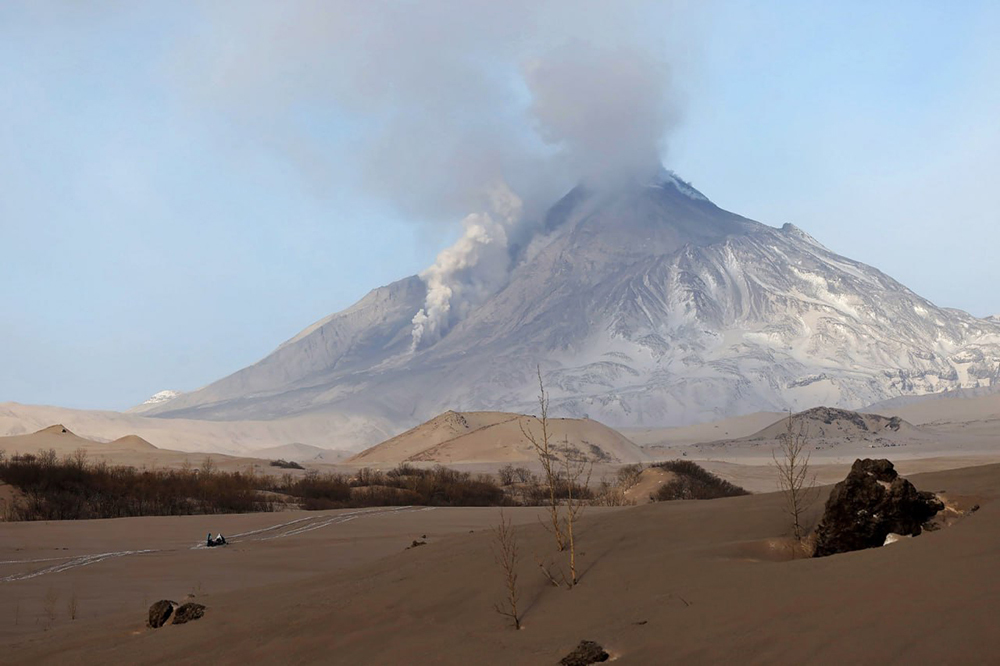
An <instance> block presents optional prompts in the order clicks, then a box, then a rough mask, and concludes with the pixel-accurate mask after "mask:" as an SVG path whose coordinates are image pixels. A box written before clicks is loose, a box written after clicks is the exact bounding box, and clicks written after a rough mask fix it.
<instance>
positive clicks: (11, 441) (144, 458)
mask: <svg viewBox="0 0 1000 666" xmlns="http://www.w3.org/2000/svg"><path fill="white" fill-rule="evenodd" d="M49 450H52V451H55V453H56V455H57V456H58V457H59V458H66V457H71V456H75V455H77V452H83V454H84V455H85V456H86V459H87V460H91V461H94V460H102V461H105V462H107V463H109V464H112V465H128V466H132V467H149V468H154V467H155V468H165V469H181V468H184V467H189V466H193V467H199V466H201V465H202V464H204V463H205V461H206V460H209V459H210V460H211V461H212V464H213V465H214V466H215V467H217V468H218V469H220V470H226V471H246V470H247V469H249V468H253V469H254V470H256V471H257V472H258V473H260V472H264V473H267V472H268V471H271V468H270V464H269V462H268V461H267V460H264V459H261V458H254V457H244V456H228V455H224V454H218V453H195V452H190V451H171V450H169V449H160V448H157V447H155V446H153V445H152V444H150V443H149V442H147V441H146V440H145V439H143V438H142V437H139V436H137V435H126V436H124V437H119V438H118V439H116V440H114V441H113V442H97V441H94V440H91V439H87V438H84V437H80V436H79V435H77V434H76V433H74V432H72V431H71V430H69V429H68V428H66V427H65V426H63V425H61V424H58V425H52V426H49V427H47V428H43V429H41V430H39V431H38V432H35V433H32V434H30V435H14V436H12V437H0V451H3V452H4V453H6V454H7V455H13V454H15V453H20V454H25V453H31V454H37V453H38V452H40V451H49ZM283 471H284V470H283ZM275 473H276V472H275Z"/></svg>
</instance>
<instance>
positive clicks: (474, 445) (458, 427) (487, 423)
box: [348, 411, 647, 465]
mask: <svg viewBox="0 0 1000 666" xmlns="http://www.w3.org/2000/svg"><path fill="white" fill-rule="evenodd" d="M522 424H523V426H524V427H525V428H527V429H529V430H530V431H531V432H532V433H535V434H536V435H540V433H541V422H540V421H539V420H538V419H537V418H536V417H534V416H522V415H520V414H511V413H507V412H452V411H449V412H445V413H444V414H441V415H440V416H437V417H435V418H433V419H431V420H430V421H427V422H426V423H423V424H421V425H419V426H417V427H416V428H412V429H410V430H407V431H406V432H404V433H403V434H401V435H397V436H396V437H393V438H392V439H389V440H386V441H385V442H382V443H381V444H378V445H376V446H373V447H372V448H370V449H367V450H365V451H362V452H361V453H359V454H358V455H356V456H354V457H353V458H351V459H350V460H349V461H348V462H350V463H352V464H359V465H360V464H364V465H395V464H398V463H402V462H427V463H441V464H452V463H471V462H476V463H484V462H527V461H531V460H535V459H536V456H535V452H534V449H533V448H532V445H531V443H530V442H529V441H528V439H527V438H525V436H524V435H523V434H522V432H521V425H522ZM549 428H550V432H551V436H550V442H551V444H552V446H553V448H555V449H556V451H557V452H558V453H557V454H558V455H561V456H564V455H566V454H567V453H569V454H570V456H571V457H581V458H585V459H587V460H591V461H593V462H616V463H617V462H636V461H642V460H646V459H647V456H646V454H645V453H644V452H643V450H642V449H640V448H639V447H638V446H636V445H635V444H633V443H632V442H631V441H630V440H629V439H628V438H626V437H625V436H623V435H622V434H621V433H619V432H617V431H615V430H612V429H611V428H609V427H607V426H605V425H604V424H602V423H598V422H597V421H591V420H589V419H550V420H549Z"/></svg>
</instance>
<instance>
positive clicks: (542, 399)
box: [518, 366, 566, 550]
mask: <svg viewBox="0 0 1000 666" xmlns="http://www.w3.org/2000/svg"><path fill="white" fill-rule="evenodd" d="M537 371H538V407H539V410H540V416H539V421H540V423H541V428H542V431H541V433H540V434H538V435H536V434H535V433H533V432H531V428H529V427H527V426H526V425H525V424H524V422H523V421H519V422H518V425H519V426H520V428H521V434H522V435H524V437H525V439H527V440H528V441H529V442H531V446H532V447H534V449H535V455H537V456H538V462H539V463H541V465H542V472H543V474H544V481H545V487H546V491H547V494H548V508H549V523H550V524H549V525H548V526H547V527H548V528H549V531H550V532H552V535H553V537H555V540H556V547H557V548H558V549H559V550H563V549H564V548H565V547H566V536H565V535H564V534H563V527H562V521H561V519H560V518H559V500H558V497H557V494H556V486H557V485H558V477H559V473H558V471H557V470H556V466H555V465H556V460H557V459H556V456H555V453H554V449H553V447H552V444H551V441H550V437H551V433H550V432H549V395H548V393H546V392H545V384H544V383H543V382H542V368H541V366H539V367H538V368H537Z"/></svg>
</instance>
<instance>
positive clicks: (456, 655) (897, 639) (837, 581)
mask: <svg viewBox="0 0 1000 666" xmlns="http://www.w3.org/2000/svg"><path fill="white" fill-rule="evenodd" d="M912 480H913V481H914V483H916V485H917V487H918V488H922V489H932V490H936V491H940V490H946V491H948V492H949V493H950V494H954V495H959V496H962V497H963V498H965V499H966V500H967V501H971V500H973V499H974V500H975V501H976V502H977V503H980V504H981V505H982V508H981V509H980V510H979V511H978V512H976V513H974V514H972V515H970V516H968V517H966V518H963V519H961V520H959V521H958V522H957V524H955V525H954V526H953V527H949V528H947V529H943V530H940V531H938V532H934V533H927V534H924V535H921V536H920V537H917V538H914V539H906V540H904V541H903V542H900V543H898V544H894V545H892V546H890V547H887V548H880V549H873V550H868V551H863V552H858V553H851V554H846V555H838V556H834V557H829V558H824V559H818V560H811V559H806V560H794V561H783V560H787V553H788V552H789V551H788V550H787V549H785V548H783V547H782V543H783V542H782V539H781V537H782V536H783V535H785V534H787V533H788V524H787V520H786V518H785V516H784V515H783V514H782V512H781V498H780V497H779V496H777V495H757V496H748V497H737V498H731V499H724V500H713V501H707V502H706V501H703V502H697V501H693V502H670V503H665V504H650V505H646V506H641V507H633V508H625V509H617V510H604V511H597V510H591V511H590V512H589V516H588V517H587V518H585V519H584V520H583V521H582V522H581V523H579V524H578V528H579V530H578V535H579V549H580V552H579V560H580V563H581V570H582V578H581V582H580V584H579V586H578V587H576V588H575V589H573V590H566V589H556V588H552V587H549V586H548V585H547V583H546V582H545V580H544V579H543V577H542V576H541V574H540V573H539V572H538V570H537V567H536V565H535V563H534V558H533V555H535V554H537V555H539V556H541V557H548V556H552V555H553V554H554V553H553V552H552V551H553V548H552V545H551V541H552V539H551V536H550V535H548V533H547V532H546V531H545V530H544V528H543V527H542V526H541V525H538V524H537V523H536V522H535V521H536V516H535V514H534V513H533V512H532V510H518V511H514V512H512V515H514V516H515V519H516V520H517V521H518V522H519V523H521V524H522V525H523V526H522V527H520V528H519V530H518V533H519V538H520V544H521V552H522V560H521V566H520V570H519V573H520V575H521V598H522V608H523V610H524V625H525V627H524V629H523V630H522V631H520V632H517V631H514V630H512V629H510V628H508V627H506V626H505V625H504V621H503V619H502V618H501V617H500V616H498V615H497V614H496V613H494V611H493V610H492V609H491V607H492V605H493V603H494V602H495V601H497V600H499V599H500V598H501V596H502V585H501V580H500V578H499V575H498V572H497V568H496V565H495V564H494V562H493V557H492V555H491V552H490V538H489V534H488V533H486V532H484V531H483V527H485V526H487V525H490V524H492V523H494V522H495V520H496V515H497V510H496V509H482V510H477V509H450V510H449V509H435V510H432V511H419V512H418V511H414V510H407V511H396V512H393V513H388V514H386V515H378V514H376V515H368V516H366V517H356V518H354V519H353V520H352V521H350V522H339V523H331V524H329V525H326V526H322V527H317V528H315V529H312V530H311V531H305V532H300V533H298V534H289V535H288V536H285V537H283V538H278V539H272V540H269V541H266V540H263V538H262V537H261V540H253V538H248V539H247V540H245V541H237V542H236V543H235V544H234V545H233V546H231V547H229V548H226V549H221V550H215V549H213V550H208V549H200V550H197V549H196V550H191V549H190V547H191V546H192V545H194V544H195V543H197V541H198V540H199V539H200V538H201V537H202V533H204V532H207V531H208V530H209V529H211V530H213V531H215V530H217V529H222V530H223V531H224V532H225V531H228V532H229V533H230V534H235V533H236V532H237V531H241V530H242V531H246V530H250V529H255V528H257V529H259V528H261V527H266V526H268V525H272V524H274V523H275V522H278V521H275V519H276V518H277V516H275V515H273V514H272V515H255V516H227V517H218V516H216V517H184V518H162V519H160V518H157V519H125V520H118V521H93V522H89V523H83V522H80V523H51V524H16V525H0V535H2V540H0V543H2V544H4V551H3V553H4V554H3V557H2V559H4V560H13V559H29V558H41V557H63V556H70V555H79V554H81V553H84V552H90V553H96V552H107V551H113V550H124V549H139V548H158V549H163V550H160V551H158V552H151V553H146V554H136V555H131V556H121V557H116V558H111V559H106V560H103V561H100V562H95V563H93V564H91V565H89V566H85V567H77V568H74V569H70V570H68V571H63V572H61V573H57V572H55V571H53V572H52V573H49V574H46V575H41V576H37V577H35V578H29V579H26V580H19V581H13V582H2V583H0V587H2V589H3V596H2V597H0V599H2V601H0V604H2V608H3V616H2V618H3V619H2V620H0V627H3V628H4V629H3V631H5V634H4V638H3V640H4V643H5V647H6V649H5V650H4V651H3V652H0V654H2V655H3V657H2V659H4V660H6V661H7V662H8V663H53V664H55V663H66V662H67V660H69V661H72V662H73V663H80V664H89V663H94V664H97V663H102V664H109V663H135V662H136V661H140V660H141V661H142V662H143V663H189V662H191V661H195V660H197V661H199V662H209V661H210V662H213V663H225V664H230V663H232V664H236V663H344V664H396V663H442V664H512V663H516V664H554V663H557V662H558V660H559V658H560V657H562V656H563V655H564V654H566V653H567V652H569V650H571V649H572V648H573V647H574V646H575V645H576V644H577V643H578V642H579V641H580V640H581V639H589V640H595V641H598V642H599V643H601V644H602V645H604V646H605V647H606V648H607V649H608V650H609V651H610V652H611V653H612V654H613V655H614V657H615V658H616V659H618V660H619V661H620V662H621V663H627V664H661V663H734V662H739V663H750V664H757V663H760V664H763V663H783V664H784V663H787V664H792V663H872V664H875V663H878V664H883V663H898V662H916V663H997V657H996V652H995V647H996V637H995V617H996V614H995V609H996V607H997V604H998V603H1000V577H998V576H997V575H996V562H997V556H998V549H1000V546H998V544H1000V503H997V502H994V501H993V500H995V499H996V498H997V497H998V496H1000V466H981V467H976V468H972V469H963V470H955V471H950V472H936V473H933V474H927V475H920V476H917V477H913V478H912ZM817 512H818V507H815V508H814V509H813V511H812V512H811V513H810V515H809V519H810V520H815V519H816V516H817ZM338 514H341V512H326V513H323V514H310V515H311V516H312V518H311V519H312V520H313V521H317V522H314V523H313V524H319V523H318V521H324V520H331V519H334V520H335V518H334V517H335V516H337V515H338ZM301 516H302V517H306V514H301ZM293 517H294V518H297V517H299V514H281V515H280V522H285V521H287V520H288V519H290V518H293ZM282 529H284V530H285V532H286V533H287V532H290V531H291V530H292V529H294V528H293V526H288V527H286V528H282ZM470 529H471V530H475V533H473V534H469V533H468V531H469V530H470ZM277 532H278V530H272V531H270V532H261V533H258V535H257V536H261V535H264V534H273V533H277ZM424 533H426V534H427V535H428V541H429V543H428V544H427V545H426V546H420V547H419V548H414V549H410V550H404V547H405V545H406V544H407V543H409V542H410V541H411V539H413V538H417V537H419V536H420V535H422V534H424ZM449 534H451V535H452V536H448V535H449ZM63 547H68V548H72V549H73V550H72V551H68V552H65V553H63V552H61V551H59V550H58V549H59V548H63ZM18 548H19V549H21V550H15V549H18ZM2 566H4V567H6V568H5V569H4V573H5V575H9V574H7V572H10V573H19V572H25V571H31V570H33V569H35V568H41V567H44V566H51V565H50V564H49V563H47V562H45V563H34V564H31V565H27V564H23V563H22V564H14V565H2ZM74 589H76V590H77V594H78V599H79V603H78V617H77V619H76V620H69V619H67V608H68V607H67V595H69V594H71V592H72V590H74ZM50 590H53V592H52V593H50V592H49V591H50ZM192 590H193V591H194V593H195V594H196V595H197V596H196V598H197V600H198V601H199V602H201V603H204V604H205V605H206V606H208V611H207V612H206V615H205V617H204V618H203V619H201V620H199V621H197V622H194V623H191V624H189V625H184V626H183V627H173V626H168V627H165V628H163V629H160V630H150V629H146V628H145V627H144V626H143V625H144V620H145V610H146V606H147V605H148V603H152V601H154V600H156V599H157V598H160V597H167V598H172V599H174V600H176V601H182V600H183V596H184V594H185V593H187V592H189V591H192ZM98 596H99V597H100V598H99V599H98ZM53 597H55V598H56V599H57V601H56V602H55V603H54V604H51V603H49V601H47V600H51V599H52V598H53ZM47 604H48V607H54V608H55V615H56V619H55V620H53V621H52V622H51V624H52V626H51V628H50V629H49V630H48V631H45V626H46V625H47V624H48V621H47V617H48V615H47V610H46V608H47ZM12 606H14V608H12ZM13 613H19V615H18V617H19V619H18V623H17V624H15V623H14V620H13V618H12V614H13ZM25 624H27V625H29V628H28V629H27V630H26V629H24V625H25Z"/></svg>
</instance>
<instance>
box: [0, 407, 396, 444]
mask: <svg viewBox="0 0 1000 666" xmlns="http://www.w3.org/2000/svg"><path fill="white" fill-rule="evenodd" d="M331 419H332V420H339V419H338V418H336V417H324V416H304V417H297V418H291V419H278V420H274V421H196V420H191V419H165V418H153V417H148V416H141V415H137V414H124V413H120V412H103V411H88V410H78V409H64V408H61V407H46V406H37V405H21V404H17V403H10V402H8V403H2V404H0V436H10V435H23V434H28V433H32V432H35V431H37V430H40V429H41V428H45V427H47V426H49V425H52V424H53V423H62V424H64V425H65V426H66V427H67V428H69V429H70V430H72V431H73V432H75V433H77V434H78V435H80V436H81V437H84V438H87V439H91V440H97V441H104V442H110V441H112V440H115V439H118V438H120V437H124V436H126V435H136V436H138V437H141V438H143V439H145V440H146V441H148V442H150V443H151V444H153V445H154V446H156V447H158V448H161V449H171V450H174V451H192V452H194V451H197V452H203V453H227V454H231V455H246V454H252V453H253V451H255V450H257V449H265V448H272V447H276V446H282V445H286V444H292V443H301V444H304V445H307V446H314V447H317V448H319V449H323V450H336V449H338V447H339V444H340V443H339V442H338V441H337V440H335V439H333V438H331V436H330V432H331V431H332V430H333V427H332V425H333V424H332V421H331ZM358 427H359V428H361V427H362V425H361V424H359V425H358ZM364 427H365V428H367V431H370V432H369V434H368V436H369V438H370V439H371V438H374V440H375V441H378V439H382V438H384V437H385V436H386V433H384V432H382V431H379V430H378V429H376V428H374V427H372V426H371V424H366V425H364Z"/></svg>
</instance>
